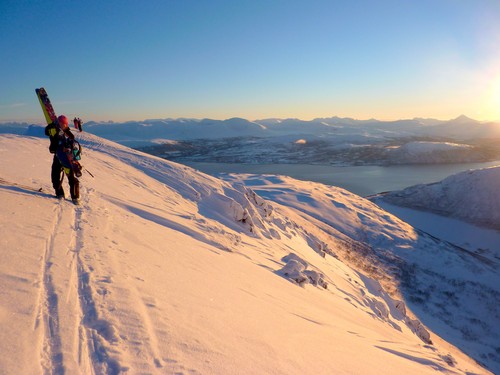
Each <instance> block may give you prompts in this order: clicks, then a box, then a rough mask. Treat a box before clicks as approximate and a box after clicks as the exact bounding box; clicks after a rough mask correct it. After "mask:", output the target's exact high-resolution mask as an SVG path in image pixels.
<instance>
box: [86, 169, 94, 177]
mask: <svg viewBox="0 0 500 375" xmlns="http://www.w3.org/2000/svg"><path fill="white" fill-rule="evenodd" d="M85 171H86V172H87V173H88V174H89V175H91V176H92V178H95V177H94V175H93V174H92V173H90V171H89V170H88V169H87V168H85Z"/></svg>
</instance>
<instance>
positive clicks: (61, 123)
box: [57, 115, 69, 129]
mask: <svg viewBox="0 0 500 375" xmlns="http://www.w3.org/2000/svg"><path fill="white" fill-rule="evenodd" d="M57 123H58V124H59V126H60V127H61V128H62V129H66V128H67V127H68V124H69V120H68V118H67V117H66V116H64V115H61V116H59V117H58V118H57Z"/></svg>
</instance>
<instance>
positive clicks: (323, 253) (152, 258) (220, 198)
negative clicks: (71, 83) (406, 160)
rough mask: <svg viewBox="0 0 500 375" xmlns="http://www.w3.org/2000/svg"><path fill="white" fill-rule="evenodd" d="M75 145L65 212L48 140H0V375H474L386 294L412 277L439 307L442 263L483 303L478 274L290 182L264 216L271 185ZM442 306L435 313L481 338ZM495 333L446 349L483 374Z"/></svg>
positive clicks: (89, 142) (338, 197)
mask: <svg viewBox="0 0 500 375" xmlns="http://www.w3.org/2000/svg"><path fill="white" fill-rule="evenodd" d="M78 138H79V141H80V142H81V143H82V145H83V147H84V156H83V160H82V162H83V164H84V166H85V167H86V168H88V170H90V171H91V172H92V174H93V175H94V176H95V178H91V177H90V176H89V175H85V176H84V178H82V181H81V183H82V189H81V190H82V197H81V198H82V206H79V207H77V206H74V205H73V204H72V203H70V202H69V201H62V202H60V201H57V200H55V199H54V198H53V197H52V194H51V193H52V188H51V186H50V178H49V169H50V163H51V155H50V154H49V153H48V150H47V146H48V143H47V140H46V139H41V138H37V137H26V136H18V135H0V157H1V159H2V163H1V165H0V177H1V180H0V197H1V199H2V209H1V211H0V212H1V215H0V227H1V228H2V236H0V249H1V250H0V255H1V257H2V261H1V262H0V279H1V280H2V293H1V294H0V306H1V308H0V322H1V324H2V330H0V352H1V353H2V356H1V357H0V368H2V371H3V372H4V373H7V374H19V373H57V374H61V373H72V374H73V373H75V374H77V373H85V374H88V373H95V374H101V373H105V374H118V373H122V372H123V373H130V374H136V373H158V374H160V373H161V374H163V373H220V374H221V373H227V374H229V373H260V374H263V373H267V374H285V373H287V374H289V373H311V374H312V373H314V374H318V373H339V374H342V373H372V374H391V373H393V374H400V373H415V374H416V373H418V374H426V373H429V374H430V373H435V371H436V370H440V371H443V372H452V373H488V371H487V370H485V369H484V368H482V367H481V366H480V365H478V364H477V363H475V361H474V360H472V359H471V358H469V357H467V356H466V355H464V354H463V353H462V352H461V351H460V350H458V349H457V348H456V347H454V346H452V345H451V344H449V343H448V342H446V341H444V340H443V339H441V338H440V335H438V334H436V333H433V332H430V331H429V329H428V328H426V327H425V321H426V320H428V319H427V318H426V314H425V313H423V314H422V315H421V316H420V315H419V316H416V315H415V314H414V313H413V312H412V308H411V306H410V305H411V304H412V303H408V302H407V301H406V302H405V301H404V299H405V298H406V297H405V295H407V292H402V289H400V287H401V286H403V287H404V284H405V282H404V280H403V278H404V277H403V276H404V275H405V272H406V273H407V272H410V271H411V272H413V273H411V274H410V276H409V277H415V276H416V275H419V273H418V272H419V270H420V268H421V264H422V262H425V263H428V266H429V267H430V268H429V270H430V271H432V272H429V273H428V275H427V276H426V278H425V280H419V282H418V283H416V284H417V285H418V288H419V289H418V290H417V291H418V292H421V290H422V288H423V287H424V286H432V287H433V288H434V290H435V293H436V303H437V302H438V301H441V303H442V301H443V299H442V296H441V295H438V294H439V293H440V292H441V289H440V287H439V286H436V285H434V284H435V280H437V279H440V281H441V282H443V278H444V280H448V278H447V276H443V275H441V274H436V275H435V274H434V273H438V272H442V270H443V267H442V264H443V263H450V267H448V270H449V269H450V268H451V269H452V270H455V271H456V272H457V274H460V278H459V279H457V280H466V281H467V280H469V279H472V275H474V274H475V275H476V277H475V278H474V280H475V281H474V282H475V285H476V286H477V288H478V289H479V288H481V290H482V291H483V292H482V293H483V295H484V294H485V293H487V291H489V290H496V292H497V293H498V290H497V289H495V288H498V285H493V286H492V284H493V282H492V281H491V275H492V272H493V271H491V269H490V268H488V267H486V266H484V265H482V264H481V263H480V262H475V260H474V259H469V258H468V257H467V256H465V257H464V256H463V254H459V255H457V254H456V253H454V249H452V248H450V247H449V246H448V245H446V244H442V243H438V242H435V241H433V240H431V239H429V238H426V237H425V236H422V235H419V234H418V233H416V232H415V231H414V230H413V228H411V227H410V226H408V225H407V224H405V223H403V222H401V221H400V220H398V219H397V218H395V217H393V216H392V215H390V214H388V213H386V212H384V211H382V210H380V209H379V208H377V206H375V205H374V204H372V203H370V202H368V201H366V200H364V199H362V198H360V197H358V196H355V195H353V194H350V193H349V192H346V191H344V190H342V189H335V188H329V187H325V186H322V185H319V184H312V185H309V184H307V183H302V185H301V183H300V182H298V181H297V182H296V183H294V182H293V181H292V180H289V181H288V182H289V183H290V184H291V186H290V188H289V195H288V200H287V199H284V197H282V200H283V203H284V204H280V202H279V201H280V199H279V196H280V195H282V193H284V191H283V190H282V188H283V186H282V185H280V180H279V179H277V180H276V184H274V185H270V186H268V187H267V189H268V190H267V191H266V190H265V189H256V188H254V187H253V186H251V185H252V181H250V180H247V181H242V180H241V179H239V178H234V179H233V180H231V179H229V180H228V181H222V180H219V179H216V178H213V177H210V176H207V175H204V174H202V173H200V172H197V171H195V170H193V169H191V168H188V167H185V166H181V165H177V164H175V163H171V162H168V161H165V160H162V159H159V158H155V157H152V156H148V155H146V154H142V153H140V152H137V151H134V150H131V149H128V148H126V147H123V146H119V145H117V144H114V143H111V142H109V141H105V140H103V139H101V138H98V137H95V136H92V135H89V134H79V135H78ZM270 181H272V178H271V177H268V178H266V179H265V181H263V180H259V182H263V183H264V182H265V183H268V182H270ZM253 182H254V184H255V185H257V181H256V180H255V179H254V181H253ZM273 186H275V187H276V190H274V192H273V190H272V187H273ZM39 188H42V190H41V191H39ZM311 189H312V190H311ZM261 193H262V194H261ZM273 195H274V198H273V199H272V201H271V200H269V198H271V197H272V196H273ZM266 198H267V199H266ZM437 253H443V254H445V256H444V257H443V254H441V255H439V258H438V257H437V255H436V254H437ZM388 259H390V260H392V261H394V263H392V264H391V263H390V262H388V261H387V260H388ZM438 259H441V260H438ZM419 262H420V263H419ZM462 271H463V272H462ZM478 273H479V276H477V274H478ZM303 277H306V280H303ZM377 280H378V281H377ZM426 283H427V284H426ZM445 284H446V283H445ZM467 291H468V292H469V291H470V290H469V289H467ZM458 297H460V298H457V300H456V302H455V303H456V304H457V306H458V307H457V308H454V307H453V306H451V307H449V313H450V314H451V316H454V317H455V318H457V319H461V318H462V315H461V314H462V313H463V314H467V315H469V316H471V317H472V316H473V317H474V319H476V320H477V321H478V322H479V324H480V326H481V327H485V329H487V328H491V327H486V326H487V325H488V324H489V323H488V320H489V319H490V320H491V317H492V316H491V313H490V310H488V308H487V307H484V308H481V309H479V312H478V314H475V315H473V314H472V313H471V311H470V308H468V307H467V305H468V303H467V301H466V299H467V298H469V294H463V295H459V296H458ZM461 298H462V299H461ZM469 302H470V301H469ZM482 302H483V301H482V300H481V299H477V300H473V301H472V303H473V304H474V305H475V308H476V309H477V306H478V305H480V304H481V303H482ZM413 305H415V303H413ZM432 306H433V305H432ZM462 308H464V310H463V311H460V312H457V311H456V310H458V309H462ZM490 324H491V323H490ZM445 327H447V326H446V325H445ZM497 327H498V325H497ZM446 329H447V328H446ZM446 329H445V330H444V331H446ZM450 329H451V328H450ZM497 329H498V328H495V327H492V328H491V329H490V331H491V332H490V336H488V334H486V333H485V338H479V339H477V340H476V341H475V342H473V343H472V344H471V345H469V346H467V345H465V346H464V345H462V344H463V343H462V342H460V341H459V340H458V341H457V344H460V345H461V346H462V349H463V350H466V351H467V352H468V353H469V354H470V355H473V356H475V357H476V358H477V359H478V360H481V361H482V362H484V363H486V364H487V365H488V366H490V368H492V369H495V366H496V365H497V363H498V361H497V358H496V357H494V349H492V344H491V341H492V339H491V335H496V334H498V332H497ZM474 332H475V331H474ZM444 333H446V332H444ZM441 334H442V335H443V336H448V337H449V338H450V339H451V340H454V339H455V336H454V335H453V334H451V335H448V334H443V333H441ZM496 337H498V336H496ZM491 353H493V354H491ZM483 355H484V356H486V357H483ZM488 355H489V356H490V357H488Z"/></svg>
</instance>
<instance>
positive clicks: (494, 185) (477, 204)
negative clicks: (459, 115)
mask: <svg viewBox="0 0 500 375" xmlns="http://www.w3.org/2000/svg"><path fill="white" fill-rule="evenodd" d="M383 199H384V200H386V201H387V202H389V203H393V204H397V205H400V206H407V207H412V208H417V209H422V210H428V211H432V212H437V213H439V214H442V215H445V216H453V217H456V218H459V219H462V220H465V221H468V222H471V223H474V224H478V225H484V226H487V227H490V228H494V229H496V230H500V166H497V167H491V168H485V169H479V170H470V171H466V172H462V173H458V174H455V175H453V176H450V177H448V178H446V179H444V180H443V181H440V182H437V183H434V184H426V185H417V186H412V187H409V188H406V189H404V190H402V191H396V192H391V193H389V194H387V195H385V196H384V198H383Z"/></svg>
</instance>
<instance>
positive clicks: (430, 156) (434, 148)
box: [387, 141, 479, 164]
mask: <svg viewBox="0 0 500 375" xmlns="http://www.w3.org/2000/svg"><path fill="white" fill-rule="evenodd" d="M387 151H388V154H389V155H388V156H389V159H390V163H391V164H435V163H468V162H474V161H476V160H478V159H479V158H478V156H479V155H478V152H477V151H476V150H474V148H473V147H472V146H470V145H467V144H457V143H450V142H423V141H420V142H409V143H405V144H404V145H402V146H399V147H391V148H388V149H387Z"/></svg>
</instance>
